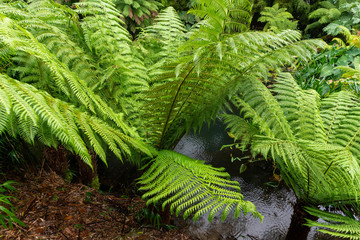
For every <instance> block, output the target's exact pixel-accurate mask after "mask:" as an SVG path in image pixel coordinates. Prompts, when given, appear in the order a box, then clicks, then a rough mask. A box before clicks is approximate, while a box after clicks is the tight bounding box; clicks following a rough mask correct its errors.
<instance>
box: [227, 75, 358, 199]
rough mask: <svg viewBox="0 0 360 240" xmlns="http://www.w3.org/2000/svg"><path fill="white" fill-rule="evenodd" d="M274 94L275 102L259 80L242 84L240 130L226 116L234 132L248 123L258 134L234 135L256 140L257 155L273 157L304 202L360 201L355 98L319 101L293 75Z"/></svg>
mask: <svg viewBox="0 0 360 240" xmlns="http://www.w3.org/2000/svg"><path fill="white" fill-rule="evenodd" d="M273 91H274V92H275V93H276V94H275V96H274V95H272V94H271V92H270V90H269V89H268V88H266V87H265V86H264V85H263V84H262V83H261V82H260V81H259V80H257V79H250V80H248V82H247V83H245V84H243V88H240V98H239V99H237V100H236V102H237V103H239V104H238V107H239V108H240V115H239V116H238V117H240V118H242V119H243V120H242V121H239V122H238V124H236V118H235V117H230V116H227V119H231V121H230V123H231V126H229V127H230V129H233V130H236V129H238V128H239V127H240V126H244V120H245V121H246V122H247V123H248V124H249V125H250V126H251V127H252V128H256V129H257V131H255V129H254V130H253V131H251V132H245V131H238V132H237V131H235V132H234V135H235V136H236V137H237V138H240V137H242V136H244V137H246V139H248V138H250V137H251V138H252V139H253V140H252V142H251V149H252V152H253V153H254V154H257V153H261V154H263V155H264V156H265V157H266V156H268V155H270V156H271V158H272V159H273V160H274V161H275V163H276V165H277V166H278V167H279V169H280V170H281V173H282V175H283V177H284V179H285V180H286V181H287V182H288V183H289V184H290V185H291V186H292V187H293V189H294V190H295V192H296V194H297V195H298V196H299V197H300V198H302V199H303V200H306V201H308V202H312V203H316V204H330V203H332V202H335V201H341V200H343V201H356V200H357V199H358V196H359V193H360V189H359V187H358V186H359V184H360V177H359V176H360V174H359V173H360V165H359V158H358V156H359V155H358V152H357V149H358V148H357V141H358V140H357V139H358V132H359V130H358V124H357V123H355V121H356V119H357V116H358V115H360V114H359V112H358V111H359V110H358V109H359V107H358V106H357V103H356V104H355V101H354V100H353V97H352V94H351V93H350V92H339V93H336V94H333V95H330V97H329V98H327V99H324V100H323V101H320V98H319V96H318V93H316V92H315V91H313V90H306V91H304V90H302V89H300V88H299V87H298V86H297V84H296V83H295V81H294V79H293V78H292V77H291V75H290V74H289V73H286V74H280V75H279V77H278V78H277V79H276V84H275V88H274V90H273ZM320 107H321V108H320ZM231 133H233V132H231ZM249 133H250V134H251V133H252V136H251V135H250V136H249ZM239 134H240V135H239ZM247 134H248V135H247ZM255 134H257V135H255Z"/></svg>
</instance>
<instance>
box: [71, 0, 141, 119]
mask: <svg viewBox="0 0 360 240" xmlns="http://www.w3.org/2000/svg"><path fill="white" fill-rule="evenodd" d="M76 6H77V10H76V12H77V13H78V14H82V15H84V16H85V17H84V18H83V19H82V22H81V27H82V30H83V32H84V37H85V42H86V44H87V46H88V48H89V49H90V50H91V52H92V53H93V54H94V55H95V56H96V57H97V58H98V60H97V62H98V64H99V65H100V67H101V68H102V69H103V72H102V73H101V74H102V75H107V78H106V79H103V81H101V82H100V84H98V85H96V86H94V88H95V89H100V90H101V89H103V88H107V91H110V95H112V96H117V97H121V98H125V97H127V98H133V99H134V101H136V100H138V99H137V97H138V93H139V92H142V91H144V90H146V89H147V88H148V76H147V71H146V68H145V66H144V64H143V61H141V59H140V58H139V57H138V55H137V54H136V52H135V50H134V49H133V46H132V45H131V44H130V43H131V40H130V34H129V33H128V31H127V30H126V29H125V28H124V27H123V26H122V24H123V22H122V20H121V18H122V15H121V13H120V12H119V11H118V10H117V9H116V8H115V5H114V4H113V3H112V1H110V0H106V1H95V0H86V1H81V2H78V3H76ZM109 71H110V72H111V74H108V72H109ZM125 89H126V90H125ZM117 99H118V98H114V100H115V101H117ZM120 103H121V102H120ZM131 108H133V106H132V105H125V106H123V109H122V110H123V111H124V112H126V111H129V110H130V109H131Z"/></svg>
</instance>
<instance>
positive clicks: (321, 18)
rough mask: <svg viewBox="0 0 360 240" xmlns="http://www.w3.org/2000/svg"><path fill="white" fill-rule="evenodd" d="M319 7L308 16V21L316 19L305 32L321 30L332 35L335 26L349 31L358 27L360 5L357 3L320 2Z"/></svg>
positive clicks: (344, 1) (345, 1)
mask: <svg viewBox="0 0 360 240" xmlns="http://www.w3.org/2000/svg"><path fill="white" fill-rule="evenodd" d="M319 5H320V7H319V8H317V9H315V10H314V11H313V12H311V13H310V14H309V19H313V20H314V19H317V20H316V21H315V22H313V23H311V24H309V25H308V26H307V27H306V31H308V30H311V29H319V28H323V27H324V26H325V25H327V26H325V28H324V29H323V30H324V31H325V32H327V33H328V34H331V33H333V31H332V29H334V28H336V27H337V26H340V25H341V26H344V27H346V28H347V29H349V30H351V28H353V27H357V26H359V22H360V15H359V9H360V3H359V1H347V0H342V1H330V0H328V1H322V2H320V3H319ZM334 36H335V35H334Z"/></svg>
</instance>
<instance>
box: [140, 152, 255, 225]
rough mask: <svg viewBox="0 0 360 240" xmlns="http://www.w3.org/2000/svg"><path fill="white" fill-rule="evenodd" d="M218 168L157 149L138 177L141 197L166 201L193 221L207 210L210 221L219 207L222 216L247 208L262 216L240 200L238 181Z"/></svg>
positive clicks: (246, 202) (252, 206)
mask: <svg viewBox="0 0 360 240" xmlns="http://www.w3.org/2000/svg"><path fill="white" fill-rule="evenodd" d="M229 177H230V176H229V174H228V173H226V172H224V169H222V168H214V167H211V166H209V165H205V164H204V162H203V161H199V160H194V159H191V158H189V157H186V156H184V155H181V154H179V153H176V152H172V151H166V150H163V151H160V152H159V155H158V156H157V158H155V159H154V160H153V161H152V163H151V165H150V166H149V168H148V169H147V170H146V172H145V173H144V174H143V175H142V176H141V178H140V179H139V183H140V184H141V185H143V186H142V187H140V190H145V191H147V192H146V193H145V194H144V195H143V198H145V199H148V202H147V204H151V203H155V202H159V201H161V200H164V202H163V205H162V206H163V208H165V206H166V205H167V204H170V211H171V212H174V211H175V212H176V215H179V214H180V213H183V215H184V218H187V217H188V216H190V215H191V214H194V221H195V220H196V219H198V218H199V217H200V216H201V215H204V214H205V213H206V212H209V221H211V220H212V219H213V218H214V216H215V215H216V213H217V212H219V211H222V217H221V219H222V220H225V218H226V217H227V216H228V215H229V213H230V212H231V211H232V210H234V214H235V215H234V216H235V218H237V217H238V216H239V215H240V213H241V212H244V214H246V213H248V212H251V213H252V214H253V215H254V216H255V217H258V218H260V219H262V216H261V215H260V214H259V213H258V212H257V211H256V208H255V206H254V205H253V204H252V203H251V202H248V201H245V200H243V195H242V194H240V192H239V191H240V187H239V184H238V182H235V181H231V180H228V178H229Z"/></svg>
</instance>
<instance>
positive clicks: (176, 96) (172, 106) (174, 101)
mask: <svg viewBox="0 0 360 240" xmlns="http://www.w3.org/2000/svg"><path fill="white" fill-rule="evenodd" d="M195 66H196V65H195V64H194V66H193V67H192V68H191V69H190V71H189V72H188V73H187V74H186V76H185V77H184V80H183V81H182V82H181V83H180V84H179V87H178V89H177V91H176V94H175V96H174V99H173V101H172V103H171V106H170V108H169V114H168V115H167V118H166V122H165V124H164V128H163V131H162V133H161V139H160V143H159V148H158V149H161V147H162V144H163V141H164V137H165V132H166V128H167V126H168V124H169V121H170V116H171V113H172V111H173V108H174V105H175V103H176V100H177V98H178V96H179V93H180V90H181V88H182V86H183V85H184V83H185V81H186V79H187V78H188V77H189V76H190V74H191V73H192V71H193V70H194V69H195Z"/></svg>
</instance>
